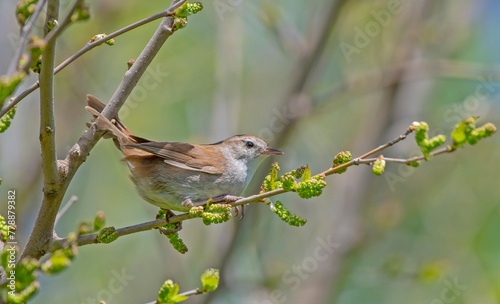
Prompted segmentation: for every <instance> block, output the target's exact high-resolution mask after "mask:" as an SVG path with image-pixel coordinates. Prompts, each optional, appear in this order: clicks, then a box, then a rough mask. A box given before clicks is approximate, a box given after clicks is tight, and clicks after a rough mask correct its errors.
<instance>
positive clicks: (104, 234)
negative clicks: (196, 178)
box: [97, 227, 118, 244]
mask: <svg viewBox="0 0 500 304" xmlns="http://www.w3.org/2000/svg"><path fill="white" fill-rule="evenodd" d="M117 238H118V234H117V233H116V229H115V227H104V228H102V229H101V231H99V233H98V234H97V242H99V243H105V244H109V243H111V242H113V241H114V240H116V239H117Z"/></svg>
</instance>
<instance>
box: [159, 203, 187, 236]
mask: <svg viewBox="0 0 500 304" xmlns="http://www.w3.org/2000/svg"><path fill="white" fill-rule="evenodd" d="M173 216H175V214H174V213H173V212H172V211H170V210H168V209H161V210H160V211H158V213H157V214H156V219H157V220H159V219H165V221H166V222H167V223H170V218H171V217H173ZM174 224H175V227H174V228H173V229H167V228H166V227H165V226H161V227H158V228H156V229H158V231H160V233H161V234H164V235H168V234H174V233H177V232H179V231H180V230H181V229H182V222H178V223H174Z"/></svg>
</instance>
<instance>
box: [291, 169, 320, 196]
mask: <svg viewBox="0 0 500 304" xmlns="http://www.w3.org/2000/svg"><path fill="white" fill-rule="evenodd" d="M325 186H326V182H325V177H324V176H320V175H317V176H314V177H313V178H312V179H309V180H305V181H301V182H300V183H299V185H298V186H297V188H296V189H295V191H296V192H297V194H298V195H299V196H300V197H301V198H304V199H308V198H312V197H315V196H320V195H321V193H323V188H324V187H325Z"/></svg>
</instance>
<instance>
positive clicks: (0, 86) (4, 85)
mask: <svg viewBox="0 0 500 304" xmlns="http://www.w3.org/2000/svg"><path fill="white" fill-rule="evenodd" d="M25 77H26V73H25V72H16V73H14V74H12V75H10V76H1V77H0V105H3V103H4V100H5V99H6V98H7V97H8V96H10V95H11V94H12V93H14V91H15V90H16V88H17V86H18V85H19V84H20V83H21V81H22V80H23V79H24V78H25Z"/></svg>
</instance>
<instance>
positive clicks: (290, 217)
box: [269, 201, 307, 227]
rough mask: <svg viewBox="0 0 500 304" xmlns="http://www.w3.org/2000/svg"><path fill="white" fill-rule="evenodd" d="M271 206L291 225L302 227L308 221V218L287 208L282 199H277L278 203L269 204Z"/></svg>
mask: <svg viewBox="0 0 500 304" xmlns="http://www.w3.org/2000/svg"><path fill="white" fill-rule="evenodd" d="M269 208H270V209H271V211H272V212H274V213H276V214H277V215H278V217H279V218H280V219H281V220H282V221H284V222H285V223H287V224H289V225H290V226H295V227H300V226H304V225H305V224H306V222H307V220H306V219H304V218H302V217H300V216H298V215H296V214H294V213H292V212H290V211H289V210H288V209H286V208H285V206H284V205H283V204H282V203H281V202H280V201H277V202H276V203H271V204H270V205H269Z"/></svg>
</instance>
